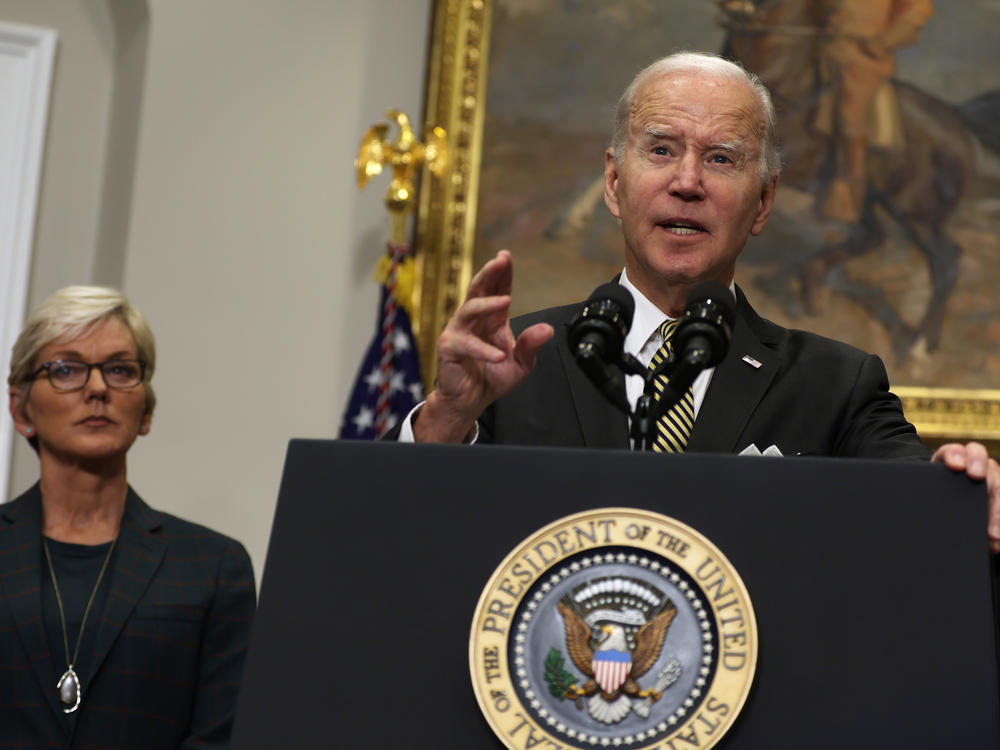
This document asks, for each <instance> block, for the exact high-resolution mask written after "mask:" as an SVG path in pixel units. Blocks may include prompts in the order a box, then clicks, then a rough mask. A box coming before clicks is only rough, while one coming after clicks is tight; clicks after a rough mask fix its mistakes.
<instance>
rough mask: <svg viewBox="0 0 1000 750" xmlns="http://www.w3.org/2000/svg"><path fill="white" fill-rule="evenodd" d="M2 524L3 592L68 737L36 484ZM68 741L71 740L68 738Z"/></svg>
mask: <svg viewBox="0 0 1000 750" xmlns="http://www.w3.org/2000/svg"><path fill="white" fill-rule="evenodd" d="M0 513H2V516H3V517H2V519H0V582H2V585H0V590H2V591H3V599H4V602H6V605H3V604H0V606H7V607H9V608H10V615H11V618H12V619H13V622H14V627H15V629H16V630H17V635H18V638H20V640H21V645H22V646H23V648H24V653H25V655H26V657H27V659H28V660H29V661H30V662H31V665H32V668H33V671H34V673H35V677H36V678H37V679H38V685H39V688H40V689H41V691H42V695H44V696H45V702H46V703H47V704H48V705H49V708H51V709H52V712H53V714H54V715H55V724H56V725H58V726H59V728H60V730H61V731H63V732H65V731H66V729H67V726H66V722H65V721H63V719H62V703H61V702H60V700H59V695H58V691H57V690H56V684H57V683H58V682H59V677H60V675H62V673H63V671H64V670H65V669H66V665H65V664H64V663H63V661H62V660H63V658H64V657H62V656H60V657H59V662H58V663H59V666H57V665H56V662H54V661H53V658H52V654H51V653H50V652H49V643H48V638H47V637H46V635H45V624H44V622H43V619H42V575H43V571H42V493H41V490H40V489H39V487H38V485H37V484H36V485H35V486H34V487H32V488H31V489H30V490H28V491H27V492H26V493H24V494H23V495H21V496H20V497H19V498H18V499H17V500H14V501H12V502H11V503H10V504H9V505H8V506H7V507H5V508H4V509H3V510H2V511H0ZM67 736H68V735H67Z"/></svg>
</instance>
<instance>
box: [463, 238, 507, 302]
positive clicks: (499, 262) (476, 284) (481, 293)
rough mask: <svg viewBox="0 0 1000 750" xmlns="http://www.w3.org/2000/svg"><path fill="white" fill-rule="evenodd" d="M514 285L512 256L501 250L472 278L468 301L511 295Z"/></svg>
mask: <svg viewBox="0 0 1000 750" xmlns="http://www.w3.org/2000/svg"><path fill="white" fill-rule="evenodd" d="M513 283H514V264H513V261H512V258H511V255H510V253H509V252H508V251H507V250H501V251H500V252H498V253H497V254H496V257H495V258H493V259H492V260H490V261H488V262H487V263H486V264H485V265H484V266H483V267H482V268H480V269H479V273H477V274H476V275H475V276H473V277H472V281H471V282H470V283H469V293H468V295H467V296H466V299H469V298H471V297H486V296H493V295H497V294H510V291H511V288H512V287H513Z"/></svg>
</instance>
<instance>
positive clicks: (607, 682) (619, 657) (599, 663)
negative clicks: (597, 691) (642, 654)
mask: <svg viewBox="0 0 1000 750" xmlns="http://www.w3.org/2000/svg"><path fill="white" fill-rule="evenodd" d="M591 667H592V669H593V670H594V680H595V681H596V682H597V684H598V685H600V686H601V690H602V691H604V692H605V693H613V692H615V691H616V690H617V689H618V688H620V687H621V686H622V685H623V684H625V680H626V679H627V678H628V675H629V672H630V671H631V670H632V655H631V654H630V653H629V652H628V651H617V650H615V649H608V650H606V651H595V652H594V659H593V661H592V662H591Z"/></svg>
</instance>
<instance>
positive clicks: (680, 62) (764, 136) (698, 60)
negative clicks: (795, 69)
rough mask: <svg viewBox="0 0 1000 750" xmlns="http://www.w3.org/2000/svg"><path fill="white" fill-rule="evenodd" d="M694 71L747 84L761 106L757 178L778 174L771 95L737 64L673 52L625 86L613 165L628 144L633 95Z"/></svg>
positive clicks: (613, 138)
mask: <svg viewBox="0 0 1000 750" xmlns="http://www.w3.org/2000/svg"><path fill="white" fill-rule="evenodd" d="M688 71H696V72H699V73H707V74H708V75H712V76H715V77H717V78H728V79H731V80H735V81H742V82H744V83H746V84H747V85H748V86H749V87H750V88H751V90H752V91H753V93H754V95H755V96H756V97H757V100H758V102H759V103H760V118H761V122H760V131H761V148H760V175H761V182H765V183H766V182H769V181H770V180H772V179H773V178H775V177H777V176H778V175H779V174H780V173H781V154H780V152H779V149H778V134H777V117H776V116H775V113H774V104H773V102H772V101H771V93H770V92H769V91H768V90H767V87H766V86H765V85H764V84H763V83H761V80H760V79H759V78H758V77H757V76H756V75H754V74H753V73H751V72H750V71H748V70H746V69H745V68H744V67H743V66H741V65H739V64H738V63H735V62H732V61H731V60H726V59H725V58H723V57H720V56H718V55H712V54H708V53H705V52H676V53H674V54H672V55H667V56H666V57H661V58H660V59H659V60H657V61H656V62H653V63H651V64H650V65H647V66H646V67H645V68H643V69H642V70H640V71H639V72H638V73H637V74H636V76H635V78H633V79H632V82H631V83H630V84H629V85H628V87H627V88H626V89H625V91H624V92H623V93H622V95H621V98H620V99H619V100H618V108H617V110H616V111H615V124H614V131H613V134H612V136H611V148H612V149H613V150H614V154H615V162H616V163H617V164H618V165H619V166H620V165H621V163H622V161H623V159H624V158H625V148H626V145H627V144H628V130H629V120H630V117H631V114H632V105H633V104H634V103H635V95H636V93H638V91H639V90H640V89H641V88H642V87H643V86H644V85H645V84H646V83H647V82H648V81H651V80H653V79H655V78H659V77H660V76H664V75H667V74H670V73H680V72H688Z"/></svg>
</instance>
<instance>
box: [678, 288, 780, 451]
mask: <svg viewBox="0 0 1000 750" xmlns="http://www.w3.org/2000/svg"><path fill="white" fill-rule="evenodd" d="M756 317H757V316H756V313H754V312H753V310H752V308H750V306H749V304H748V303H747V301H746V298H745V297H743V296H742V294H741V295H739V305H738V314H737V316H736V321H735V323H734V324H733V336H732V340H731V341H730V343H729V353H728V354H727V355H726V358H725V359H724V360H723V361H722V363H721V364H720V365H719V366H718V367H716V368H715V372H714V373H713V374H712V381H711V383H709V386H708V391H707V393H706V394H705V400H704V401H703V402H702V404H701V408H700V409H699V411H698V418H697V419H696V420H695V423H694V429H693V430H692V431H691V438H690V439H689V441H688V447H687V450H688V452H690V453H735V452H738V451H741V450H743V449H744V448H746V446H745V445H739V444H738V441H739V439H740V435H742V434H743V431H744V430H745V429H746V426H747V422H748V421H749V420H750V417H751V415H752V414H753V412H754V410H755V409H756V408H757V404H758V403H760V400H761V398H762V397H763V396H764V393H765V392H766V391H767V389H768V387H769V386H770V385H771V381H772V380H773V379H774V376H775V373H777V371H778V366H779V364H780V363H781V358H780V357H779V356H778V355H777V354H775V352H774V351H773V350H772V349H771V348H769V347H768V346H767V344H766V343H765V342H764V341H762V340H761V338H760V337H759V336H758V335H757V334H756V333H755V332H754V330H753V329H752V328H751V326H750V324H749V323H748V319H749V320H755V319H756ZM754 362H757V363H760V366H759V367H757V366H756V365H755V364H754ZM757 447H758V448H759V449H760V450H764V449H765V448H767V447H768V446H766V445H759V446H757Z"/></svg>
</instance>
